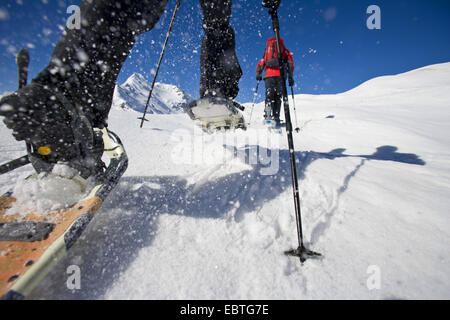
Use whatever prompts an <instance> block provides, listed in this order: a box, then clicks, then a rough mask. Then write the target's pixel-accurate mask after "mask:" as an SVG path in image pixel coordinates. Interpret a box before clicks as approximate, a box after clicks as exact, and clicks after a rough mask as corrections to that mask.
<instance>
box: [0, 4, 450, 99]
mask: <svg viewBox="0 0 450 320" xmlns="http://www.w3.org/2000/svg"><path fill="white" fill-rule="evenodd" d="M175 2H176V1H175V0H169V3H168V6H167V8H166V13H165V14H164V15H163V16H162V18H161V20H160V21H159V23H158V25H157V26H156V27H155V28H154V29H153V30H151V31H150V32H148V33H146V34H144V35H142V36H141V37H140V38H139V39H138V42H137V43H136V45H135V47H134V49H133V51H132V53H131V55H130V56H129V58H128V60H127V61H126V63H125V65H124V66H123V68H122V72H121V74H120V75H119V79H118V82H119V83H122V82H124V81H125V80H126V79H127V77H128V76H130V75H131V74H132V73H133V72H140V73H142V74H143V75H144V76H145V77H146V78H147V79H148V80H149V81H152V79H153V75H152V73H151V70H152V69H153V70H154V69H156V63H157V61H158V58H159V54H160V50H161V44H162V43H163V42H164V38H165V35H166V31H167V28H168V24H169V22H170V18H171V16H172V11H173V8H174V6H175ZM80 3H81V1H80V0H78V1H69V0H20V1H19V0H2V1H0V74H1V77H0V92H4V91H13V90H15V88H16V85H17V80H16V78H17V72H16V66H15V64H14V54H15V52H17V51H18V49H20V48H21V47H27V48H28V49H29V51H30V55H31V66H30V77H31V78H32V77H34V76H35V75H36V74H37V73H38V72H39V71H40V70H41V69H43V68H44V67H45V66H46V64H47V63H48V61H49V58H50V56H51V53H52V51H53V47H54V45H55V44H56V42H57V41H58V39H59V37H60V35H61V32H62V27H63V26H64V25H65V23H66V20H67V18H68V17H69V14H67V13H66V9H67V7H68V6H69V5H71V4H80ZM373 4H375V5H378V6H379V7H380V9H381V30H369V29H368V28H367V27H366V20H367V18H368V17H369V15H368V14H367V13H366V9H367V7H368V6H369V5H373ZM232 14H233V15H232V19H231V24H232V26H233V28H234V29H235V32H236V40H237V43H236V46H237V54H238V58H239V61H240V64H241V67H242V69H243V72H244V75H243V77H242V79H241V81H240V93H239V96H238V97H237V100H238V101H240V102H248V101H251V100H252V98H253V92H252V89H253V88H254V87H255V85H256V80H255V67H256V64H257V62H258V61H259V59H260V58H261V57H262V55H263V51H264V45H265V41H266V40H267V38H269V37H271V36H272V35H273V31H272V28H271V25H272V24H271V20H270V16H269V15H268V14H267V10H266V9H264V8H262V6H261V1H260V0H234V1H233V11H232ZM279 17H280V25H281V37H282V38H284V40H285V43H286V46H287V47H288V49H290V50H291V51H293V53H294V60H295V64H296V73H295V77H294V79H295V81H296V86H295V93H311V94H327V93H338V92H343V91H346V90H349V89H351V88H354V87H355V86H357V85H359V84H361V83H362V82H364V81H367V80H369V79H371V78H374V77H377V76H381V75H387V74H396V73H401V72H405V71H409V70H412V69H415V68H419V67H422V66H425V65H429V64H435V63H442V62H450V36H449V30H450V1H448V0H428V1H427V0H370V1H366V0H303V1H296V0H283V1H282V5H281V7H280V9H279ZM201 18H202V13H201V9H200V6H199V3H198V1H197V0H183V1H182V4H181V8H180V11H179V14H178V17H177V20H176V21H175V24H174V28H173V31H172V37H171V39H170V41H169V46H168V48H167V51H166V55H165V59H164V64H163V65H162V67H161V70H160V74H159V77H158V81H160V82H165V83H171V84H175V85H178V86H179V87H180V88H182V89H183V90H185V91H186V92H188V93H189V94H191V95H192V96H194V97H198V87H199V69H200V67H199V59H200V47H201V39H202V29H201ZM261 88H263V86H262V87H261ZM263 99H264V94H263V90H262V89H261V90H260V95H259V97H258V101H261V100H263Z"/></svg>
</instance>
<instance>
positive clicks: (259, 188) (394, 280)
mask: <svg viewBox="0 0 450 320" xmlns="http://www.w3.org/2000/svg"><path fill="white" fill-rule="evenodd" d="M449 99H450V63H444V64H438V65H432V66H428V67H424V68H421V69H418V70H414V71H411V72H407V73H404V74H400V75H395V76H389V77H380V78H376V79H373V80H370V81H368V82H366V83H364V84H362V85H361V86H359V87H357V88H355V89H353V90H351V91H349V92H345V93H342V94H337V95H303V94H300V95H296V96H295V108H296V115H297V118H298V126H299V127H300V128H301V131H300V133H294V142H295V156H296V158H297V168H298V180H299V185H300V196H301V199H302V217H303V229H304V230H303V231H304V238H305V241H306V244H307V246H308V247H310V248H311V249H313V250H315V251H318V252H321V253H322V254H323V259H321V260H308V261H307V262H305V263H304V265H303V266H302V265H301V264H300V262H299V260H298V259H296V258H292V257H286V256H285V255H283V252H284V251H285V250H288V249H291V248H295V247H296V246H297V235H296V223H295V216H294V203H293V197H292V187H291V180H290V179H291V177H290V169H289V150H288V148H287V142H286V136H285V133H284V132H283V134H278V133H274V132H270V133H269V132H267V130H266V129H265V128H264V127H263V124H262V115H263V108H264V103H263V102H261V103H258V104H256V105H255V107H254V110H253V119H251V121H250V123H251V125H250V127H249V128H248V130H247V131H241V130H237V131H235V132H234V133H216V134H213V135H204V134H202V133H201V132H200V131H199V130H198V129H196V128H195V127H194V124H193V123H192V122H191V120H190V119H189V117H188V116H187V115H186V114H170V115H160V114H153V115H151V116H149V117H148V119H149V122H146V123H145V125H144V128H143V129H140V128H139V121H138V120H137V119H136V118H137V117H138V116H139V115H140V113H137V112H136V111H133V110H122V109H119V108H113V109H112V111H111V114H110V128H111V129H112V130H113V131H115V132H116V133H117V134H118V135H119V136H120V137H121V139H122V141H123V142H124V145H125V147H126V150H127V153H128V156H129V159H130V163H129V168H128V170H127V172H126V173H125V175H124V177H123V178H122V179H121V181H120V182H119V185H118V186H117V187H116V189H115V190H114V191H113V192H112V193H111V194H110V196H109V197H108V199H107V201H106V203H105V204H104V205H103V207H102V208H101V209H100V211H99V213H98V214H97V216H96V217H95V218H94V220H93V221H92V222H91V224H90V225H89V226H88V227H87V229H86V230H85V231H84V233H83V236H82V237H81V238H80V239H79V241H78V242H77V243H76V244H75V245H74V247H72V248H71V250H70V251H69V253H68V256H67V257H66V258H64V259H63V260H62V261H61V262H60V263H59V264H58V265H57V267H56V268H55V269H54V270H53V271H52V272H51V273H50V274H49V275H48V276H47V277H46V278H45V279H44V281H43V282H42V283H41V284H40V285H39V286H38V287H37V288H36V289H35V290H34V292H33V293H32V295H31V296H30V298H32V299H295V300H297V299H449V298H450V274H449V272H448V266H449V265H450V251H449V249H448V248H449V244H450V241H449V240H450V219H449V208H450V150H449V147H450V135H449V134H448V132H449V126H450V105H449V102H448V101H449ZM290 103H291V109H292V110H293V103H292V100H291V99H290ZM246 106H247V109H246V111H245V115H246V118H247V122H249V115H250V112H251V104H246ZM292 120H293V123H294V127H295V126H296V123H295V116H294V115H292ZM0 130H1V138H0V139H1V140H0V142H1V147H0V148H1V151H2V152H1V153H0V160H1V161H2V162H5V161H6V160H8V159H12V158H14V157H18V156H20V155H22V153H23V150H24V147H23V146H22V144H21V143H18V142H15V141H14V140H13V139H12V138H11V137H10V133H9V131H8V130H7V129H6V127H5V126H4V125H3V124H2V125H1V126H0ZM268 149H269V150H270V151H271V152H270V153H269V154H267V150H268ZM244 152H246V154H244ZM255 153H256V154H257V155H258V156H259V158H256V159H257V160H258V161H255V157H254V155H255ZM264 154H266V156H265V157H263V155H264ZM27 170H28V171H27ZM26 172H30V168H28V169H25V168H23V169H20V170H18V172H13V173H11V174H8V175H3V176H0V187H1V190H0V191H6V190H8V189H9V188H11V187H13V184H12V181H14V180H16V179H18V178H19V177H21V176H23V175H24V173H26ZM71 265H77V266H79V267H80V270H81V289H80V290H73V291H71V290H69V289H67V287H66V282H67V277H68V274H67V272H66V270H67V268H68V267H69V266H71Z"/></svg>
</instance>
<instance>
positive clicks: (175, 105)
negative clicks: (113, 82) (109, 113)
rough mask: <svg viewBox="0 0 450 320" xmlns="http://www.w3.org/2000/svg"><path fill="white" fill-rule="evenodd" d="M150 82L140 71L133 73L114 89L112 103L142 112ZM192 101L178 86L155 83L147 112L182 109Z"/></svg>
mask: <svg viewBox="0 0 450 320" xmlns="http://www.w3.org/2000/svg"><path fill="white" fill-rule="evenodd" d="M150 87H151V84H150V83H149V82H148V81H147V80H146V79H145V78H144V76H143V75H141V74H140V73H137V72H135V73H133V74H132V75H131V76H130V77H129V78H128V79H127V80H126V81H125V82H124V83H123V84H122V85H117V86H116V89H115V90H114V99H113V105H114V106H117V107H120V108H122V109H133V110H135V111H138V112H144V110H145V106H146V104H147V99H148V95H149V93H150ZM190 101H192V98H191V97H190V96H189V95H187V94H185V93H184V92H183V91H182V90H181V89H180V88H178V87H177V86H175V85H171V84H164V83H156V84H155V87H154V88H153V93H152V98H151V101H150V107H149V110H148V113H150V114H152V113H156V114H169V113H178V112H182V111H183V106H184V105H186V104H188V103H189V102H190Z"/></svg>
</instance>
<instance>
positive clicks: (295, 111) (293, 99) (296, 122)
mask: <svg viewBox="0 0 450 320" xmlns="http://www.w3.org/2000/svg"><path fill="white" fill-rule="evenodd" d="M291 93H292V103H293V105H294V114H295V126H296V128H295V132H300V128H299V127H298V121H297V110H295V98H294V88H293V87H292V86H291Z"/></svg>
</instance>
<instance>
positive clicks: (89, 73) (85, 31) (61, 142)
mask: <svg viewBox="0 0 450 320" xmlns="http://www.w3.org/2000/svg"><path fill="white" fill-rule="evenodd" d="M166 3H167V0H161V1H159V0H140V1H132V0H115V1H110V0H95V1H90V0H89V1H88V0H85V1H83V2H82V4H81V20H82V21H81V28H80V29H79V30H77V29H73V30H69V29H66V30H65V31H64V34H63V36H62V37H61V39H60V41H59V42H58V44H57V45H56V47H55V50H54V53H53V55H52V58H51V61H50V63H49V65H48V66H47V67H46V68H45V69H44V70H43V71H42V72H41V73H40V74H39V75H38V76H37V77H36V78H35V79H34V80H33V82H32V83H31V84H29V85H27V86H25V87H23V88H22V89H20V90H18V91H17V92H15V93H13V94H11V95H7V96H5V97H3V98H2V99H1V100H0V116H4V117H5V119H4V122H5V124H6V126H7V127H8V128H10V129H12V130H13V136H14V137H15V138H16V139H17V140H25V141H26V142H28V143H31V144H32V145H33V146H34V147H36V148H38V147H40V146H46V147H49V149H50V150H51V154H50V155H49V156H48V157H46V158H45V159H46V161H49V162H56V161H71V160H72V159H74V158H78V157H86V153H87V152H86V150H81V151H80V150H79V144H77V139H76V137H75V136H76V135H78V136H79V135H82V136H83V138H82V139H83V141H85V147H86V148H90V145H89V143H92V144H95V143H96V141H94V140H95V138H93V132H92V127H102V126H103V125H105V124H106V119H107V117H108V113H109V109H110V106H111V102H112V97H113V92H114V87H115V82H116V79H117V76H118V74H119V72H120V69H121V67H122V65H123V63H124V61H125V59H126V58H127V56H128V54H129V52H130V50H131V48H132V47H133V45H134V43H135V41H136V38H137V36H138V35H139V34H141V33H143V32H146V31H148V30H150V29H151V28H153V26H154V25H155V24H156V22H157V21H158V19H159V17H160V16H161V14H162V13H163V11H164V8H165V5H166ZM77 114H78V115H77ZM81 119H83V124H85V125H84V126H80V120H81ZM74 121H78V123H75V122H74ZM80 127H83V128H84V129H83V130H82V132H81V131H80V129H79V128H80ZM89 129H91V132H89ZM75 131H76V133H75ZM80 132H81V133H80ZM79 140H80V139H78V143H79ZM88 151H89V150H88ZM101 151H103V148H102V150H101ZM97 156H98V155H97ZM100 156H101V155H100ZM88 162H89V161H87V163H88ZM88 165H91V164H89V163H88Z"/></svg>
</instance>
